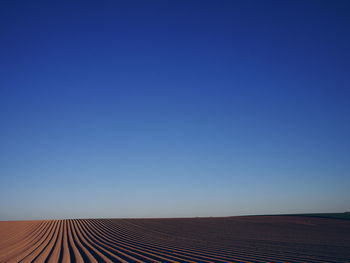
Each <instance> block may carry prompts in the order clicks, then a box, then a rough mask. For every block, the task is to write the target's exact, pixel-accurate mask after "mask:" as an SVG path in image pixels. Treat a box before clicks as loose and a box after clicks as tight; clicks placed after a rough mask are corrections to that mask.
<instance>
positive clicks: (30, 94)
mask: <svg viewBox="0 0 350 263" xmlns="http://www.w3.org/2000/svg"><path fill="white" fill-rule="evenodd" d="M73 2H74V3H71V1H67V2H64V1H2V2H1V8H0V21H1V22H0V24H1V27H0V28H1V34H0V43H1V49H0V57H1V59H0V69H1V78H0V127H1V129H0V220H15V219H42V218H44V219H45V218H89V217H93V218H97V217H182V216H231V215H244V214H272V213H303V212H307V213H311V212H343V211H349V210H350V206H349V204H350V191H349V186H350V150H349V149H350V103H349V101H350V88H349V87H350V74H349V73H350V51H349V47H350V17H349V15H348V14H349V12H350V5H349V2H348V1H96V2H89V1H81V2H78V1H73Z"/></svg>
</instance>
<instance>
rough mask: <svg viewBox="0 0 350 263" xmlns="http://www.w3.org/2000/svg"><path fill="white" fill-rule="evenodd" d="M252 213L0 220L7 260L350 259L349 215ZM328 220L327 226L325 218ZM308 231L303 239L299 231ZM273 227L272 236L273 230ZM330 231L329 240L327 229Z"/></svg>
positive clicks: (2, 255) (0, 243)
mask: <svg viewBox="0 0 350 263" xmlns="http://www.w3.org/2000/svg"><path fill="white" fill-rule="evenodd" d="M242 220H243V221H242ZM249 220H250V219H249ZM249 220H248V219H247V220H245V219H242V218H233V219H230V220H229V219H225V220H224V219H220V218H211V219H204V218H203V219H198V218H196V219H72V220H45V221H22V222H0V262H96V263H97V262H108V263H110V262H125V263H126V262H137V263H141V262H159V263H161V262H172V263H178V262H181V263H184V262H189V263H196V262H203V263H209V262H217V263H226V262H246V263H247V262H265V263H267V262H323V263H325V262H349V261H350V252H349V251H350V245H349V244H350V242H349V241H350V235H349V234H350V224H349V222H345V221H339V220H333V221H332V220H328V221H327V220H326V221H325V220H323V221H322V220H320V219H310V220H311V221H312V222H311V224H309V223H310V222H309V221H310V220H309V219H308V224H305V223H300V222H294V221H293V222H292V223H290V221H288V220H289V219H288V220H287V219H285V221H283V222H282V223H281V222H275V221H274V222H269V221H268V220H267V221H266V218H263V217H261V219H258V221H249ZM259 220H260V221H259ZM269 220H270V219H269ZM293 220H294V219H293ZM295 220H299V219H295ZM242 222H243V223H242ZM286 222H287V223H286ZM303 222H304V221H303ZM325 222H326V225H323V224H324V223H325ZM325 226H326V227H325ZM291 230H292V232H290V231H291ZM340 230H341V231H342V232H341V233H340V232H338V234H337V233H333V232H332V231H340ZM302 231H304V233H305V235H304V238H303V236H302V235H301V236H299V237H298V234H297V233H299V232H300V233H302ZM327 231H331V232H329V234H328V241H327V240H322V238H321V239H320V238H319V237H320V236H322V234H327ZM319 232H321V235H319ZM266 233H269V235H268V236H266ZM293 233H294V234H293ZM331 233H333V235H331ZM334 235H337V236H334ZM306 237H307V238H308V239H307V238H306ZM337 237H338V238H337ZM312 238H314V240H313V239H312ZM324 238H325V239H327V236H324ZM327 242H328V243H327Z"/></svg>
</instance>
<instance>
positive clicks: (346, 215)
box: [268, 212, 350, 220]
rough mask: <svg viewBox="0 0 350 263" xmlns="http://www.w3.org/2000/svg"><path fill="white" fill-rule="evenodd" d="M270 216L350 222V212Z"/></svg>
mask: <svg viewBox="0 0 350 263" xmlns="http://www.w3.org/2000/svg"><path fill="white" fill-rule="evenodd" d="M268 216H305V217H320V218H331V219H343V220H350V212H344V213H311V214H278V215H276V214H274V215H268Z"/></svg>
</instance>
